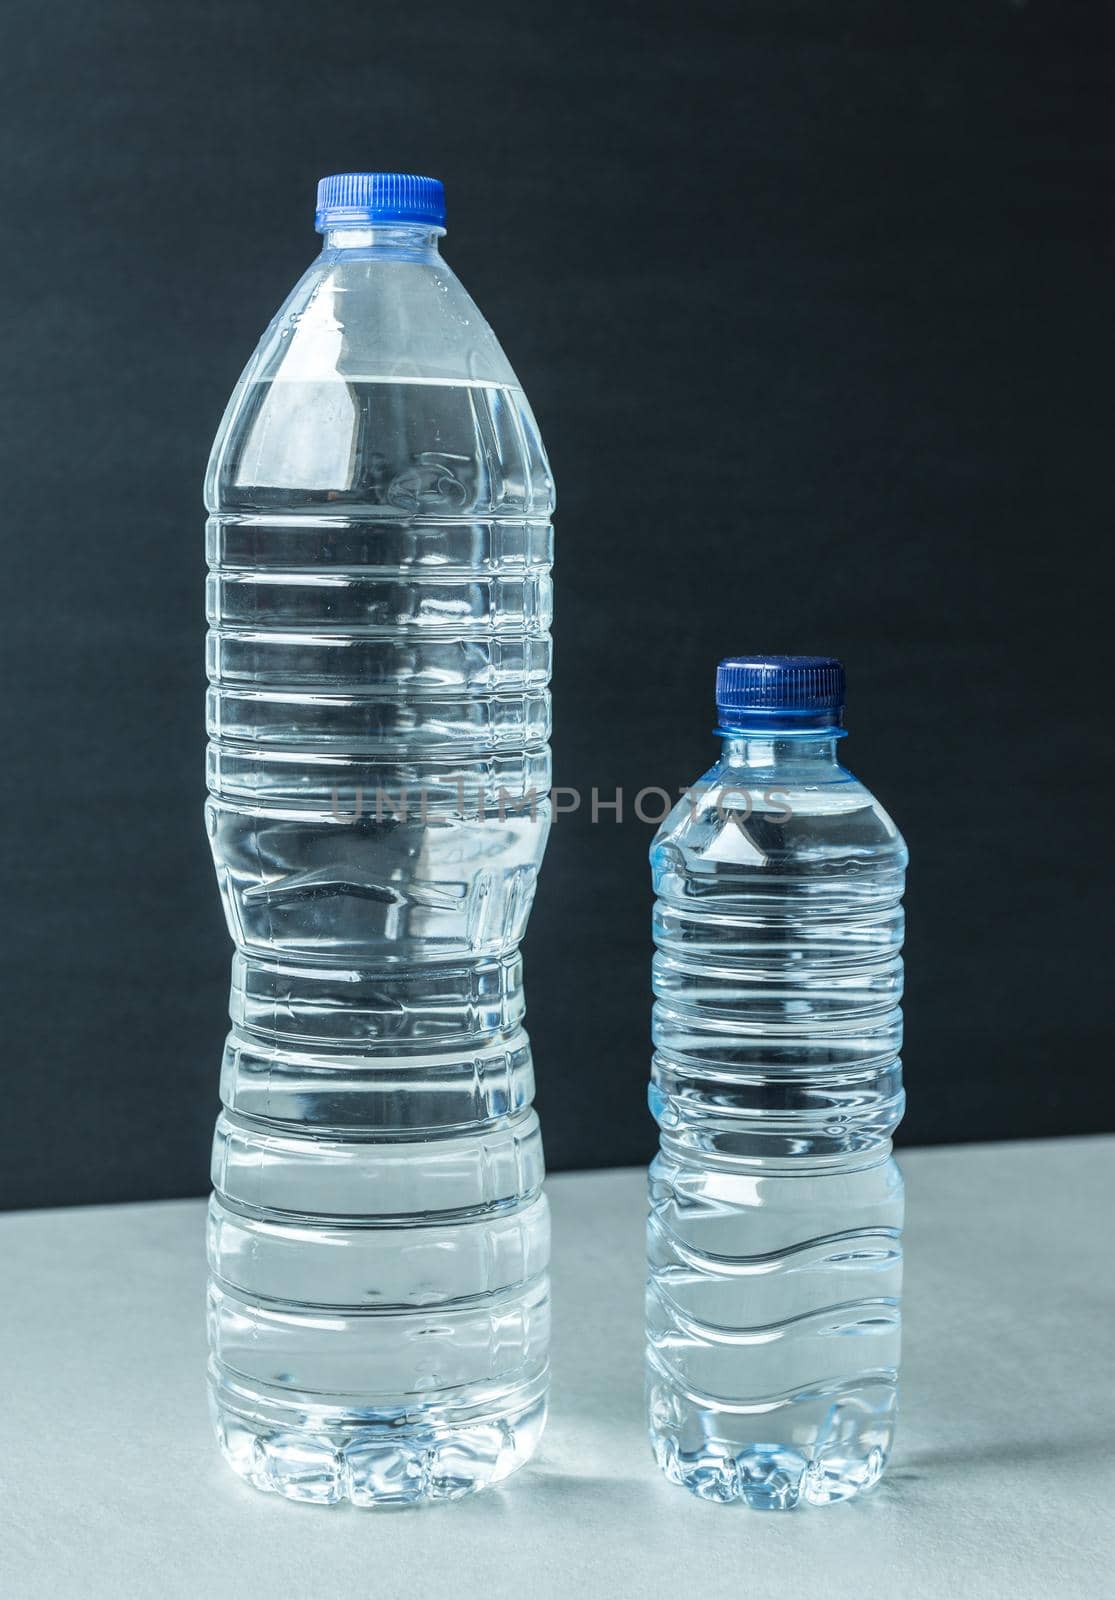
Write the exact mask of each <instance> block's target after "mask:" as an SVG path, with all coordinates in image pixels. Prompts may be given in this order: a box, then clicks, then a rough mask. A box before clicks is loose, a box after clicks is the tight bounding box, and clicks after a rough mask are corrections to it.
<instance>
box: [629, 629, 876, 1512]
mask: <svg viewBox="0 0 1115 1600" xmlns="http://www.w3.org/2000/svg"><path fill="white" fill-rule="evenodd" d="M843 703H844V672H843V669H842V667H841V666H840V663H839V662H837V661H834V660H832V659H831V658H828V657H814V656H767V657H755V658H752V657H739V658H733V659H731V660H728V661H725V662H723V663H722V664H721V666H720V669H719V672H718V675H717V708H718V715H719V724H720V726H719V732H720V734H721V736H722V738H723V741H724V749H723V754H722V756H721V759H720V761H719V762H718V763H717V764H716V766H714V767H713V768H712V769H711V771H709V772H707V773H706V774H705V776H704V777H703V778H702V779H701V780H700V781H699V782H698V783H697V784H696V785H694V787H693V788H692V789H691V790H690V791H689V793H688V795H687V796H686V797H684V798H683V799H682V800H681V802H680V803H679V804H678V805H677V806H676V807H675V808H674V810H673V811H672V812H671V814H670V815H669V816H668V817H667V818H666V819H665V821H664V822H663V824H662V826H661V828H660V829H659V831H658V834H657V836H656V838H655V840H654V843H653V845H652V848H651V865H652V869H653V876H654V889H655V894H656V896H657V903H656V907H655V922H654V935H655V943H656V945H657V955H656V957H655V964H654V992H655V996H656V1001H655V1007H654V1045H655V1054H654V1063H653V1068H652V1082H651V1087H650V1105H651V1110H652V1112H653V1114H654V1116H655V1118H656V1120H657V1122H658V1124H659V1127H660V1130H661V1150H660V1153H659V1155H658V1156H657V1157H656V1159H655V1161H654V1163H653V1165H652V1167H651V1171H650V1201H651V1210H650V1219H649V1230H648V1256H649V1270H648V1283H647V1405H648V1420H649V1426H650V1434H651V1441H652V1444H653V1446H654V1450H655V1454H656V1456H657V1459H658V1462H659V1465H660V1466H661V1467H662V1470H663V1471H664V1472H665V1474H666V1476H667V1477H668V1478H670V1479H671V1480H672V1481H673V1482H675V1483H681V1484H684V1485H685V1487H687V1488H689V1489H691V1490H693V1491H694V1492H695V1493H696V1494H698V1495H701V1496H702V1497H704V1498H706V1499H710V1500H718V1501H735V1500H740V1501H743V1502H745V1503H747V1504H748V1505H751V1506H755V1507H759V1508H763V1509H777V1510H784V1509H789V1508H791V1507H793V1506H796V1505H799V1504H808V1505H823V1504H825V1503H827V1502H829V1501H832V1500H841V1499H845V1498H847V1497H848V1496H849V1495H853V1494H855V1493H857V1491H859V1490H862V1489H866V1488H869V1487H870V1486H871V1485H872V1484H874V1483H875V1482H876V1481H877V1480H878V1478H879V1476H880V1474H881V1473H882V1471H883V1468H884V1466H885V1464H886V1460H887V1457H888V1455H889V1453H890V1449H891V1444H892V1440H893V1436H894V1422H895V1412H896V1405H897V1368H898V1354H899V1293H900V1288H901V1272H902V1255H901V1242H900V1235H901V1228H902V1215H903V1195H902V1180H901V1177H900V1175H899V1172H898V1168H897V1166H896V1165H895V1162H894V1159H893V1157H892V1155H891V1134H892V1133H893V1131H894V1129H895V1127H896V1126H897V1124H898V1122H899V1120H900V1118H901V1116H902V1110H903V1104H904V1095H903V1090H902V1071H901V1063H900V1061H899V1057H898V1051H899V1048H900V1042H901V1012H900V1010H899V1002H900V998H901V991H902V961H901V956H900V949H901V944H902V930H903V922H902V907H901V897H902V892H903V887H904V880H905V869H906V859H907V858H906V849H905V846H904V844H903V842H902V839H901V837H900V836H899V834H898V832H897V830H896V829H895V826H894V824H893V823H892V822H891V820H890V818H889V817H888V816H887V814H886V812H885V811H884V810H883V809H882V807H881V806H880V805H879V803H878V801H877V800H875V799H873V798H872V796H871V795H870V794H869V793H868V792H867V790H866V789H865V788H864V787H863V785H862V784H860V783H858V782H857V781H856V779H855V778H853V777H852V775H851V774H850V773H849V772H847V771H845V770H844V768H843V767H841V766H840V765H839V763H838V762H837V759H836V742H837V740H838V739H839V738H840V737H841V727H840V724H841V721H842V708H843Z"/></svg>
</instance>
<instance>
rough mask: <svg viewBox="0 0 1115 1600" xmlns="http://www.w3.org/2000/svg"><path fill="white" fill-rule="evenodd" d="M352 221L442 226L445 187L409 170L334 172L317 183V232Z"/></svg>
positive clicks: (435, 179)
mask: <svg viewBox="0 0 1115 1600" xmlns="http://www.w3.org/2000/svg"><path fill="white" fill-rule="evenodd" d="M345 222H352V223H357V224H359V223H361V222H379V223H392V222H425V223H428V224H429V226H430V227H431V228H444V226H445V190H444V188H443V187H442V184H441V183H440V181H439V180H438V179H437V178H422V177H419V176H418V175H417V174H416V173H413V172H337V173H334V175H333V176H332V177H331V178H322V180H321V182H320V183H319V184H318V186H317V213H316V219H315V226H316V228H317V231H318V233H324V232H325V230H326V228H336V227H339V226H340V225H341V224H342V223H345Z"/></svg>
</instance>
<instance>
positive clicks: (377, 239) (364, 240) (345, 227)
mask: <svg viewBox="0 0 1115 1600" xmlns="http://www.w3.org/2000/svg"><path fill="white" fill-rule="evenodd" d="M444 232H445V229H444V228H432V227H431V226H430V224H429V223H428V222H392V223H372V222H359V223H356V222H344V223H339V224H338V225H337V226H336V227H327V228H326V229H325V230H324V236H323V239H322V245H321V249H322V254H323V255H331V256H336V255H360V256H374V257H377V258H389V257H393V258H395V259H397V260H400V261H433V260H436V259H437V257H438V240H439V239H440V238H441V235H442V234H443V233H444Z"/></svg>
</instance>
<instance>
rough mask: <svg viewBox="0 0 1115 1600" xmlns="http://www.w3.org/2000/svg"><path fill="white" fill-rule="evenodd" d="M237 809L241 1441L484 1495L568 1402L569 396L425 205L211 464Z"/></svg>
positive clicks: (237, 1429) (284, 328) (219, 816)
mask: <svg viewBox="0 0 1115 1600" xmlns="http://www.w3.org/2000/svg"><path fill="white" fill-rule="evenodd" d="M207 503H208V507H209V511H210V518H209V524H208V560H209V568H210V576H209V589H208V602H209V623H210V633H209V639H208V669H209V683H210V689H209V698H208V724H209V735H210V746H209V791H210V797H209V801H208V805H207V822H208V830H209V837H210V842H211V845H212V849H213V856H214V861H215V865H216V869H217V877H218V882H219V885H220V889H221V894H222V899H223V903H224V907H225V912H226V917H227V921H228V925H229V930H230V932H231V935H232V938H233V940H234V943H235V946H236V955H235V959H234V963H233V981H232V996H231V1006H230V1011H231V1022H232V1031H231V1032H230V1034H229V1038H228V1043H227V1046H226V1050H225V1059H224V1067H223V1071H222V1077H221V1099H222V1103H223V1110H222V1113H221V1117H220V1119H219V1122H218V1125H217V1132H216V1137H215V1141H214V1151H213V1186H214V1194H213V1199H212V1201H211V1206H210V1228H209V1258H210V1291H209V1306H210V1324H209V1325H210V1354H211V1360H210V1377H211V1384H212V1392H213V1397H214V1408H215V1415H216V1423H217V1429H218V1435H219V1438H220V1440H221V1444H222V1447H223V1448H224V1450H225V1453H226V1456H227V1457H228V1459H229V1460H230V1461H231V1463H232V1465H233V1466H234V1467H235V1468H236V1470H238V1471H239V1472H241V1473H242V1474H243V1475H244V1476H245V1477H247V1478H249V1479H250V1480H251V1481H252V1482H254V1483H256V1484H257V1485H258V1486H259V1487H262V1488H267V1489H275V1490H278V1491H279V1492H281V1493H283V1494H286V1495H288V1496H291V1497H293V1498H302V1499H309V1500H317V1501H322V1502H330V1501H335V1500H341V1499H350V1500H352V1501H353V1502H354V1503H357V1504H369V1505H378V1504H390V1503H399V1502H406V1501H412V1500H420V1499H426V1498H441V1497H452V1496H455V1495H458V1494H461V1493H465V1492H467V1491H469V1490H472V1489H476V1488H482V1487H484V1486H485V1485H486V1484H488V1483H491V1482H494V1481H496V1480H498V1479H499V1478H502V1477H504V1476H506V1475H507V1473H508V1472H510V1471H513V1470H514V1469H515V1467H517V1466H518V1465H520V1464H521V1463H522V1461H524V1460H525V1459H526V1458H527V1457H528V1456H529V1454H530V1453H531V1452H532V1450H533V1448H534V1446H535V1444H536V1443H537V1439H538V1436H539V1434H540V1432H541V1428H542V1424H543V1420H544V1415H545V1399H546V1373H547V1350H548V1283H547V1263H548V1250H549V1244H548V1221H547V1213H546V1202H545V1199H544V1197H543V1195H542V1188H541V1185H542V1177H543V1164H542V1151H541V1143H540V1137H539V1131H538V1122H537V1117H536V1116H535V1114H534V1112H533V1110H532V1109H531V1101H532V1097H533V1087H534V1085H533V1074H532V1065H531V1055H530V1047H529V1043H528V1041H527V1036H526V1034H525V1032H524V1031H523V1026H522V1016H523V997H522V981H521V967H520V962H519V957H518V953H517V947H518V944H519V941H520V940H521V938H522V935H523V932H524V929H525V926H526V920H527V916H528V913H529V911H530V906H531V902H532V899H533V895H534V888H535V881H536V878H537V873H538V868H539V865H540V862H541V859H542V853H543V850H544V847H545V842H546V833H547V829H548V824H549V801H548V799H547V795H548V790H549V751H548V745H547V740H548V735H549V695H548V690H547V684H548V679H549V669H550V636H549V623H550V580H549V569H550V563H551V558H552V541H551V531H550V514H551V508H552V488H551V484H550V479H549V473H548V468H547V465H546V460H545V456H544V453H543V450H542V446H541V441H540V439H539V436H538V432H537V428H536V426H535V424H534V420H533V417H532V416H531V413H530V409H529V406H528V405H527V403H526V400H525V398H524V396H523V394H522V391H521V389H519V387H518V385H517V383H516V381H515V379H514V375H513V373H511V371H510V368H509V367H508V366H507V363H506V360H505V358H504V357H503V356H502V353H501V352H500V351H499V347H498V346H497V345H496V344H495V341H494V339H493V338H492V336H491V333H490V331H489V330H488V329H487V327H486V325H485V324H484V323H483V320H482V319H481V318H480V317H479V314H478V313H477V312H476V309H475V307H474V306H473V305H472V303H471V301H469V300H468V298H467V296H466V295H465V294H464V291H463V290H462V289H461V287H460V285H459V284H458V283H457V281H456V279H455V278H454V277H453V276H452V274H451V273H450V272H449V270H448V268H447V267H446V266H445V264H444V263H443V262H442V261H441V259H440V257H439V256H438V255H437V252H436V249H434V248H433V247H432V245H431V241H430V240H429V238H425V239H423V238H422V237H421V236H420V230H419V231H417V232H416V231H415V230H410V231H409V232H408V230H402V229H400V230H391V231H390V232H389V234H388V236H386V237H385V236H384V234H383V233H382V232H377V233H375V234H373V233H371V232H369V233H368V234H367V236H366V238H365V237H364V236H361V235H354V236H353V239H352V241H342V243H341V246H340V247H338V248H334V249H330V248H329V246H328V244H327V249H326V251H325V252H324V254H323V257H322V259H321V261H320V262H319V263H318V264H317V265H316V267H315V268H314V269H312V270H311V272H310V273H309V274H307V276H306V278H305V279H304V280H303V281H302V283H301V284H300V285H299V286H298V288H297V289H296V290H295V292H294V294H293V295H292V297H291V300H290V301H289V302H288V303H287V305H286V306H285V307H284V308H283V310H282V311H281V312H280V313H279V316H278V317H277V318H276V320H275V322H274V323H273V324H272V326H271V328H270V329H269V330H268V332H267V333H266V334H265V336H264V339H263V340H262V341H261V345H260V348H259V351H258V352H257V354H256V356H255V357H254V358H253V361H252V363H250V364H249V367H248V369H247V371H246V373H245V375H244V378H243V379H242V381H241V384H240V386H239V388H238V390H237V392H236V394H235V395H234V397H233V400H232V402H231V403H230V406H229V410H228V412H227V413H226V416H225V420H224V422H223V424H222V428H221V432H220V434H219V435H218V438H217V441H216V444H215V445H214V450H213V456H212V459H211V463H210V472H209V477H208V481H207Z"/></svg>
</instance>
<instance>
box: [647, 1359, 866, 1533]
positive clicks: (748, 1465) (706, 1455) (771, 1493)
mask: <svg viewBox="0 0 1115 1600" xmlns="http://www.w3.org/2000/svg"><path fill="white" fill-rule="evenodd" d="M647 1399H648V1417H649V1423H650V1441H651V1446H652V1448H653V1450H654V1455H655V1459H656V1460H657V1462H658V1465H659V1467H660V1468H661V1469H662V1471H663V1473H664V1474H665V1475H666V1477H667V1478H668V1479H669V1480H670V1482H671V1483H677V1484H680V1485H681V1487H682V1488H685V1489H688V1490H689V1491H690V1493H691V1494H695V1495H697V1496H698V1497H699V1498H700V1499H702V1500H713V1501H717V1502H719V1503H721V1504H731V1503H733V1502H736V1503H739V1504H742V1505H746V1506H748V1507H750V1508H751V1509H752V1510H755V1511H793V1510H795V1509H796V1508H798V1507H800V1506H824V1505H831V1504H832V1503H833V1502H835V1501H837V1500H849V1499H851V1498H852V1496H853V1495H857V1494H863V1493H865V1492H866V1491H867V1490H869V1489H872V1488H874V1486H875V1484H877V1483H878V1481H879V1479H880V1478H881V1477H882V1475H883V1471H884V1469H885V1467H886V1464H887V1460H888V1458H889V1456H890V1452H891V1448H892V1445H893V1442H894V1430H895V1417H896V1412H897V1393H896V1389H895V1385H894V1382H893V1380H887V1379H882V1378H881V1379H879V1380H877V1381H876V1380H870V1381H864V1382H859V1383H856V1384H854V1385H852V1384H849V1385H841V1386H839V1387H834V1388H826V1389H825V1390H824V1391H820V1390H812V1391H808V1390H802V1391H798V1392H797V1393H795V1394H793V1395H788V1396H785V1397H782V1398H780V1399H777V1400H773V1401H769V1402H761V1403H757V1404H755V1405H751V1406H743V1407H733V1406H728V1405H718V1404H717V1403H716V1402H714V1401H711V1400H707V1399H703V1398H698V1397H697V1396H694V1395H691V1394H688V1393H686V1392H685V1391H684V1390H682V1389H679V1388H678V1387H677V1386H676V1385H674V1384H672V1383H670V1382H669V1381H668V1380H666V1379H664V1378H663V1377H662V1376H661V1375H660V1374H657V1373H655V1372H653V1371H652V1373H651V1375H650V1378H649V1380H648V1385H647ZM759 1428H761V1429H762V1434H761V1435H759V1434H758V1429H759Z"/></svg>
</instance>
